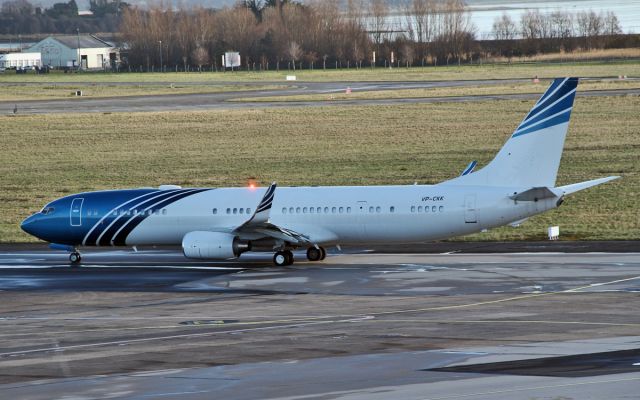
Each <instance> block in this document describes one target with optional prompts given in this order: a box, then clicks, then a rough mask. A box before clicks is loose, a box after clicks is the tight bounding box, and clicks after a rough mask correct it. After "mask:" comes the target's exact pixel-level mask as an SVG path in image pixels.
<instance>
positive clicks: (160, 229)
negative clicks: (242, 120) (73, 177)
mask: <svg viewBox="0 0 640 400" xmlns="http://www.w3.org/2000/svg"><path fill="white" fill-rule="evenodd" d="M577 85H578V78H560V79H555V80H553V82H552V83H551V85H550V86H549V88H548V89H547V90H546V92H545V93H544V94H543V95H542V97H540V99H539V100H538V101H537V102H536V103H535V105H534V106H533V108H532V109H531V111H530V112H529V113H528V114H527V115H526V117H525V118H524V120H523V121H522V122H521V123H520V125H518V127H517V128H516V130H515V131H514V132H513V134H512V135H511V136H510V137H509V138H508V140H507V141H506V143H505V144H504V146H503V147H502V148H501V149H500V151H499V152H498V153H497V155H496V156H495V158H494V159H493V160H492V161H491V162H489V163H488V164H487V165H486V166H484V167H483V168H481V169H480V170H478V171H474V168H475V165H476V163H475V162H472V163H471V164H470V165H469V166H468V167H467V168H465V170H464V171H463V173H462V174H461V175H460V176H457V177H455V178H453V179H450V180H447V181H444V182H442V183H438V184H435V185H418V184H414V185H395V186H335V187H277V185H276V183H275V182H274V183H273V184H271V185H270V186H269V187H266V188H264V187H261V188H259V187H255V186H254V185H250V186H249V187H244V188H189V189H185V188H182V187H180V186H175V185H162V186H160V187H158V188H140V189H126V190H105V191H96V192H87V193H79V194H73V195H70V196H66V197H63V198H60V199H57V200H54V201H52V202H50V203H48V204H47V205H45V206H44V207H43V208H42V210H41V211H40V212H38V213H36V214H34V215H31V216H30V217H28V218H27V219H25V220H24V221H23V222H22V225H21V228H22V229H23V230H24V231H25V232H27V233H29V234H31V235H33V236H35V237H37V238H40V239H42V240H44V241H47V242H50V243H51V244H50V246H51V247H52V248H54V249H64V250H67V251H69V252H70V255H69V261H70V262H71V265H72V266H76V265H78V264H80V263H81V259H82V258H81V254H80V252H79V251H78V247H79V246H131V247H134V249H135V248H136V247H135V246H144V245H181V246H182V250H183V253H184V255H185V257H187V258H192V259H203V260H204V259H218V260H228V259H235V258H238V257H240V255H241V254H243V253H245V252H247V251H251V250H256V249H265V248H266V249H270V250H271V251H274V256H273V263H274V264H275V265H277V266H287V265H291V264H292V263H293V262H294V259H293V253H292V250H295V249H299V248H302V249H304V248H306V258H307V259H308V260H309V261H321V260H323V259H324V258H325V257H326V250H325V249H326V248H327V246H334V245H336V246H340V245H353V244H355V245H363V244H376V243H383V244H389V243H418V242H425V241H433V240H441V239H446V238H450V237H453V236H459V235H466V234H471V233H475V232H480V231H484V230H486V229H490V228H494V227H499V226H503V225H508V224H514V223H518V222H519V221H523V220H525V219H526V218H529V217H531V216H534V215H537V214H540V213H543V212H545V211H548V210H551V209H555V208H557V207H559V206H560V205H561V204H562V203H563V201H564V199H565V196H567V195H570V194H572V193H575V192H578V191H580V190H583V189H587V188H590V187H592V186H596V185H600V184H602V183H605V182H609V181H611V180H614V179H617V178H619V177H618V176H609V177H606V178H599V179H594V180H590V181H586V182H580V183H575V184H571V185H565V186H559V187H556V186H555V184H556V176H557V173H558V168H559V165H560V159H561V156H562V150H563V146H564V140H565V136H566V133H567V130H568V127H569V119H570V115H571V110H572V108H573V103H574V99H575V94H576V89H577Z"/></svg>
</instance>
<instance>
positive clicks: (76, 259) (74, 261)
mask: <svg viewBox="0 0 640 400" xmlns="http://www.w3.org/2000/svg"><path fill="white" fill-rule="evenodd" d="M69 262H71V266H72V267H77V266H79V265H80V262H82V255H80V252H79V251H77V250H75V251H73V252H71V254H69Z"/></svg>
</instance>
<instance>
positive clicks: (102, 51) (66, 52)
mask: <svg viewBox="0 0 640 400" xmlns="http://www.w3.org/2000/svg"><path fill="white" fill-rule="evenodd" d="M24 52H25V53H41V54H42V64H43V65H51V66H53V67H74V66H78V65H80V67H81V68H83V69H103V68H111V66H113V65H114V64H115V63H116V62H117V59H118V51H117V49H116V48H115V47H114V46H113V45H112V44H111V43H109V42H106V41H104V40H102V39H99V38H98V37H96V36H94V35H79V36H78V35H68V36H49V37H48V38H46V39H43V40H41V41H39V42H38V43H36V44H34V45H33V46H31V47H29V48H28V49H26V50H24ZM78 59H80V63H78Z"/></svg>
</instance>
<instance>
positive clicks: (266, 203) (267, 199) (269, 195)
mask: <svg viewBox="0 0 640 400" xmlns="http://www.w3.org/2000/svg"><path fill="white" fill-rule="evenodd" d="M276 186H277V183H275V182H273V183H271V185H270V186H269V188H268V189H267V191H266V192H265V194H264V196H262V201H260V204H258V208H256V213H255V215H258V214H260V213H261V212H263V211H269V210H270V209H271V204H273V195H274V193H275V191H276Z"/></svg>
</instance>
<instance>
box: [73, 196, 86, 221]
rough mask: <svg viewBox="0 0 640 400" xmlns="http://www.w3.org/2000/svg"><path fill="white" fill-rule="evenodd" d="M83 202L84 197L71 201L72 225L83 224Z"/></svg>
mask: <svg viewBox="0 0 640 400" xmlns="http://www.w3.org/2000/svg"><path fill="white" fill-rule="evenodd" d="M82 203H84V199H83V198H75V199H73V201H72V202H71V216H70V221H71V226H81V225H82Z"/></svg>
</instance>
